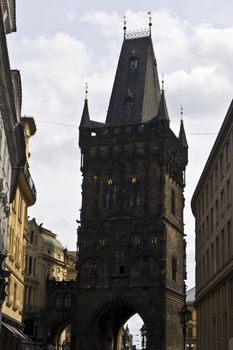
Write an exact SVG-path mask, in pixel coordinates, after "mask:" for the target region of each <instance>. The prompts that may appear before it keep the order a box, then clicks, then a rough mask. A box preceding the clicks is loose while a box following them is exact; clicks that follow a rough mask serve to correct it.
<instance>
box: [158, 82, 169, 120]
mask: <svg viewBox="0 0 233 350" xmlns="http://www.w3.org/2000/svg"><path fill="white" fill-rule="evenodd" d="M158 119H159V120H167V121H170V118H169V115H168V110H167V104H166V99H165V94H164V77H162V93H161V97H160V102H159V109H158Z"/></svg>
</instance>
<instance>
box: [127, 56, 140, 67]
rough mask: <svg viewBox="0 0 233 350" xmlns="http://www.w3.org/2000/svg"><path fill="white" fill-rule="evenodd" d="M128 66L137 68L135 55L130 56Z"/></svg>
mask: <svg viewBox="0 0 233 350" xmlns="http://www.w3.org/2000/svg"><path fill="white" fill-rule="evenodd" d="M129 67H130V69H131V70H136V69H137V68H138V60H137V57H135V56H132V57H131V59H130V64H129Z"/></svg>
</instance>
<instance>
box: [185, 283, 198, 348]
mask: <svg viewBox="0 0 233 350" xmlns="http://www.w3.org/2000/svg"><path fill="white" fill-rule="evenodd" d="M195 290H196V289H195V287H193V288H192V289H189V290H188V291H187V296H186V305H187V308H188V310H189V311H190V314H189V317H188V321H187V324H186V338H185V347H186V349H187V350H197V312H196V309H195V307H194V302H195Z"/></svg>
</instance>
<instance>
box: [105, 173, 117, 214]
mask: <svg viewBox="0 0 233 350" xmlns="http://www.w3.org/2000/svg"><path fill="white" fill-rule="evenodd" d="M116 201H117V185H116V184H114V183H113V182H112V179H109V180H108V183H107V185H106V193H105V203H104V204H105V208H114V207H115V206H116Z"/></svg>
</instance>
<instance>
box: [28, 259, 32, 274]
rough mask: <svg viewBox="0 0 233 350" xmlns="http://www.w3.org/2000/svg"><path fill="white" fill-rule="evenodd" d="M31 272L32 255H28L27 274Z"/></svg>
mask: <svg viewBox="0 0 233 350" xmlns="http://www.w3.org/2000/svg"><path fill="white" fill-rule="evenodd" d="M31 273H32V256H29V259H28V274H29V275H31Z"/></svg>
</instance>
